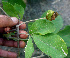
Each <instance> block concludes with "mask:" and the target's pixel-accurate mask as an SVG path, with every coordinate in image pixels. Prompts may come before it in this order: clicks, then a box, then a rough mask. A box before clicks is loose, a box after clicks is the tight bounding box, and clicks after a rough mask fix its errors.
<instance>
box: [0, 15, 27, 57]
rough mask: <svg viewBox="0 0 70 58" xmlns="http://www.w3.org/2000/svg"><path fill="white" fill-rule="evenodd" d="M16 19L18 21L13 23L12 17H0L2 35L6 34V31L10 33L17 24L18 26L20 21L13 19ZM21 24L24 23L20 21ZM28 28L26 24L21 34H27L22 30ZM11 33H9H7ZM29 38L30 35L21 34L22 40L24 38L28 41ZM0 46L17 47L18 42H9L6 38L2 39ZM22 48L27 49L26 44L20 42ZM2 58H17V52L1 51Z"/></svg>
mask: <svg viewBox="0 0 70 58" xmlns="http://www.w3.org/2000/svg"><path fill="white" fill-rule="evenodd" d="M12 18H14V19H16V21H15V22H14V21H12V19H11V17H8V16H5V15H0V33H1V35H2V34H4V33H5V32H6V31H9V30H11V29H12V26H15V25H16V24H18V19H17V18H16V17H12ZM20 23H23V22H22V21H20ZM25 28H26V24H22V25H21V26H20V27H19V29H20V31H19V33H26V34H27V32H26V31H24V30H21V29H25ZM7 33H9V32H7ZM27 37H28V35H25V34H20V38H24V39H26V38H27ZM0 45H1V46H8V47H17V42H16V41H13V40H7V39H5V38H2V37H0ZM19 45H20V48H24V47H25V42H24V41H20V44H19ZM0 57H6V58H17V53H15V52H10V51H5V50H2V49H0Z"/></svg>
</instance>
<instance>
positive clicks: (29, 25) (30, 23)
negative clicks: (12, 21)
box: [28, 22, 33, 30]
mask: <svg viewBox="0 0 70 58" xmlns="http://www.w3.org/2000/svg"><path fill="white" fill-rule="evenodd" d="M32 24H33V22H29V23H28V30H30V27H31V26H32Z"/></svg>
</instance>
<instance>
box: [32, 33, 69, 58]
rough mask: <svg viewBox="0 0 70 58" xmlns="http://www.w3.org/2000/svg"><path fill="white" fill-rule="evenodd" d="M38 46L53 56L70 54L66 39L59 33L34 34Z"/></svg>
mask: <svg viewBox="0 0 70 58" xmlns="http://www.w3.org/2000/svg"><path fill="white" fill-rule="evenodd" d="M33 40H34V42H35V44H36V45H37V47H38V48H39V49H40V50H41V51H42V52H44V53H45V54H47V55H49V56H51V57H52V58H64V57H65V56H67V54H68V50H67V46H66V43H65V42H64V40H63V39H62V38H61V37H60V36H59V35H57V34H46V35H35V34H34V35H33Z"/></svg>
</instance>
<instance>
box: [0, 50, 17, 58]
mask: <svg viewBox="0 0 70 58" xmlns="http://www.w3.org/2000/svg"><path fill="white" fill-rule="evenodd" d="M0 57H7V58H17V54H16V53H15V52H9V51H5V50H2V49H0Z"/></svg>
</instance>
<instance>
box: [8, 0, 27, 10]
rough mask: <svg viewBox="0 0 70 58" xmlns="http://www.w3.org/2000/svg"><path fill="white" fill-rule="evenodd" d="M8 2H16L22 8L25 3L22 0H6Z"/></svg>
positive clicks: (13, 3)
mask: <svg viewBox="0 0 70 58" xmlns="http://www.w3.org/2000/svg"><path fill="white" fill-rule="evenodd" d="M8 2H9V3H11V4H12V5H15V3H16V4H18V5H21V6H22V7H23V8H24V9H25V7H26V4H25V3H24V1H23V0H8Z"/></svg>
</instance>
